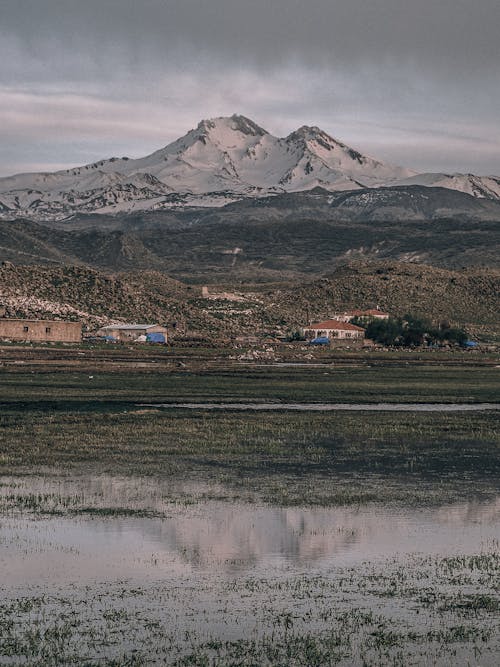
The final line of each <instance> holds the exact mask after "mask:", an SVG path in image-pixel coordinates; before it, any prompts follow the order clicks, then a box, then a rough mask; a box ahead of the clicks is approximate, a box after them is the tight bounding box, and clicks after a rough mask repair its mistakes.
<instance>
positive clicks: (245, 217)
mask: <svg viewBox="0 0 500 667" xmlns="http://www.w3.org/2000/svg"><path fill="white" fill-rule="evenodd" d="M499 220H500V202H498V201H494V200H488V199H480V198H475V197H472V196H471V195H467V194H464V193H461V192H457V191H454V190H447V189H443V188H425V187H421V186H398V187H390V188H389V187H387V188H378V189H367V188H364V189H362V190H355V191H348V192H337V193H332V192H327V191H325V190H322V189H317V188H316V189H314V190H308V191H305V192H294V193H284V194H280V195H273V196H267V197H260V198H245V199H243V200H241V201H238V202H234V203H232V204H228V205H226V206H224V207H220V208H180V209H169V210H167V211H156V212H150V211H146V212H141V211H138V212H136V213H133V214H129V215H127V216H110V215H102V214H89V215H83V216H82V215H80V216H77V217H75V218H74V219H73V220H72V222H71V224H68V223H66V222H59V223H57V222H56V223H54V222H51V223H50V224H49V223H43V224H42V223H40V222H33V221H28V220H12V221H4V222H3V223H2V224H0V260H3V261H10V262H13V263H16V264H34V263H38V264H52V265H64V264H75V265H81V266H91V267H94V268H98V269H101V270H104V271H130V270H144V269H154V270H157V271H163V272H165V273H167V274H169V275H171V276H173V277H175V278H178V279H180V280H185V281H188V282H194V283H203V282H209V283H212V282H213V283H215V282H221V283H224V282H226V283H228V284H231V283H234V284H236V283H238V282H241V281H249V282H256V281H278V282H284V281H285V282H286V281H294V280H297V279H310V278H311V277H316V276H319V275H323V274H324V273H327V272H328V271H331V270H332V268H333V267H335V266H337V265H338V264H340V263H342V262H345V261H348V260H351V259H355V258H358V259H363V260H364V261H370V260H374V259H378V260H380V259H384V260H397V261H407V262H418V263H426V264H432V265H434V266H441V267H446V268H461V267H463V266H492V267H494V266H495V267H499V266H500V225H499V224H498V221H499Z"/></svg>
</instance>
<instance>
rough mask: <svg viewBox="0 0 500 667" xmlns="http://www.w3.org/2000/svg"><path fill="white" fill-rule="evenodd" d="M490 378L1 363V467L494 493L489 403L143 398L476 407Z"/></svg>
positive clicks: (373, 495) (423, 496) (341, 489)
mask: <svg viewBox="0 0 500 667" xmlns="http://www.w3.org/2000/svg"><path fill="white" fill-rule="evenodd" d="M498 378H499V370H498V368H495V367H493V366H490V367H479V366H471V367H454V366H450V367H448V366H445V365H443V366H442V367H439V366H435V367H430V366H429V367H428V366H421V367H408V366H407V365H406V364H405V363H403V365H402V366H400V367H393V366H391V367H385V366H381V367H373V368H372V367H352V368H348V367H335V366H333V367H332V368H331V369H326V370H325V368H324V367H319V368H318V367H309V368H272V367H265V368H259V367H253V368H251V367H247V368H244V367H236V366H233V367H232V368H231V367H227V368H225V369H224V370H220V369H219V370H217V369H214V370H212V371H206V372H197V373H194V372H189V371H185V370H181V371H180V370H176V371H173V372H162V371H156V372H154V371H151V372H149V373H145V372H144V371H142V370H137V369H136V370H132V371H129V372H125V371H120V372H100V373H97V374H93V375H89V374H88V372H83V371H81V370H80V371H75V372H71V373H69V372H47V370H41V371H37V372H34V371H33V372H29V373H26V372H22V371H16V372H13V370H12V368H10V369H9V370H8V371H6V372H4V373H2V378H1V379H2V389H1V396H0V406H1V409H2V415H3V419H2V424H1V428H0V472H2V473H4V474H10V473H21V472H26V470H29V469H34V470H38V469H40V468H42V467H43V468H45V469H49V468H50V469H52V470H57V471H59V472H61V471H62V472H69V471H71V472H85V471H89V470H98V471H104V472H108V473H110V472H111V473H117V474H125V475H137V474H140V475H161V476H175V477H181V478H185V477H196V478H198V479H206V480H210V481H213V482H216V483H224V484H225V485H227V486H228V487H229V488H231V489H232V491H231V492H232V493H237V494H239V495H240V496H241V495H244V496H245V497H247V496H249V495H252V494H253V495H254V496H255V498H258V499H265V500H270V501H273V502H276V501H277V502H280V503H284V504H295V503H306V504H307V503H312V504H315V503H320V504H336V503H352V502H361V501H368V500H376V501H380V502H384V501H393V500H396V501H405V500H408V501H411V502H419V501H424V500H425V501H432V500H442V499H443V498H445V497H448V496H450V494H451V495H452V496H458V497H466V496H468V495H469V494H471V493H472V494H478V493H479V494H480V493H490V492H492V490H493V489H494V488H495V484H496V483H497V482H498V479H499V476H500V463H499V457H498V451H499V444H500V438H499V430H498V426H499V415H498V412H494V411H487V412H482V413H467V412H457V413H412V412H409V413H394V412H380V413H373V412H363V411H361V412H351V413H349V412H348V413H342V412H332V413H322V412H317V413H292V412H286V411H283V410H276V411H272V412H268V413H265V414H263V413H258V412H248V413H244V414H242V413H238V412H231V411H226V410H224V411H220V412H217V413H213V412H208V411H204V410H202V409H200V410H195V411H188V410H183V409H174V410H168V411H165V410H163V411H162V410H161V409H160V408H155V407H143V406H141V405H140V404H141V403H155V402H176V401H200V402H204V401H207V402H208V401H213V400H215V401H241V400H260V399H264V400H267V401H269V400H271V401H278V402H279V401H304V402H326V401H331V402H335V401H341V402H361V403H364V402H367V403H372V402H378V401H384V402H434V401H436V402H447V403H452V402H465V403H475V402H485V401H486V402H487V401H495V400H496V399H497V397H498ZM332 475H333V476H335V479H336V483H335V484H332V483H331V479H332ZM430 489H432V492H431V491H430Z"/></svg>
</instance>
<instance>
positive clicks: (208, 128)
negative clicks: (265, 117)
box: [197, 114, 268, 137]
mask: <svg viewBox="0 0 500 667" xmlns="http://www.w3.org/2000/svg"><path fill="white" fill-rule="evenodd" d="M197 130H199V131H200V132H202V133H203V134H205V135H209V134H213V132H214V131H215V132H220V131H229V132H231V131H232V132H240V133H241V134H246V135H248V136H253V137H263V136H264V135H265V134H268V132H267V131H266V130H264V129H263V128H262V127H260V126H259V125H257V123H254V122H253V120H250V118H247V117H246V116H241V115H238V114H233V115H232V116H219V117H217V118H208V119H205V120H202V121H200V123H198V127H197Z"/></svg>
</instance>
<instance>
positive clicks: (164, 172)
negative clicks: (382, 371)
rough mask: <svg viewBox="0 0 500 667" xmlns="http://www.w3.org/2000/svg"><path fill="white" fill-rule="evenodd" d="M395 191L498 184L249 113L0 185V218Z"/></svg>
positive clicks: (493, 192)
mask: <svg viewBox="0 0 500 667" xmlns="http://www.w3.org/2000/svg"><path fill="white" fill-rule="evenodd" d="M393 185H403V186H405V185H422V186H424V187H428V186H431V187H433V186H440V187H445V188H447V189H454V190H458V191H461V192H466V193H468V194H471V195H472V196H474V197H477V198H486V199H500V177H495V176H491V177H480V176H474V175H473V174H451V175H449V174H431V173H424V174H418V173H416V172H415V171H412V170H410V169H407V168H404V167H397V166H394V165H392V164H389V163H385V162H382V161H380V160H377V159H375V158H372V157H369V156H367V155H364V154H362V153H360V152H359V151H357V150H355V149H353V148H351V147H349V146H347V145H346V144H344V143H342V142H341V141H339V140H337V139H335V138H333V137H331V136H330V135H329V134H327V133H326V132H324V131H323V130H321V129H320V128H319V127H317V126H308V125H303V126H301V127H299V128H298V129H297V130H294V131H293V132H291V133H290V134H288V135H287V136H286V137H275V136H274V135H272V134H270V133H269V132H268V131H267V130H265V129H264V128H262V127H261V126H259V125H257V123H255V122H254V121H252V120H251V119H249V118H246V117H245V116H241V115H237V114H233V116H229V117H219V118H213V119H208V120H202V121H200V123H198V125H197V127H196V128H194V129H192V130H189V131H188V132H187V133H186V134H185V135H184V136H182V137H180V138H179V139H176V140H175V141H173V142H171V143H170V144H168V145H166V146H164V147H163V148H160V149H159V150H157V151H154V152H153V153H151V154H150V155H147V156H145V157H142V158H128V157H121V158H117V157H112V158H109V159H105V160H100V161H97V162H93V163H90V164H87V165H83V166H81V167H75V168H72V169H67V170H61V171H57V172H52V173H49V172H47V173H32V174H30V173H25V174H16V175H14V176H8V177H4V178H0V219H13V218H19V217H24V218H28V219H31V220H39V221H50V220H65V219H71V218H72V217H73V216H75V215H78V214H80V213H99V214H112V215H117V214H121V213H130V212H134V211H139V210H141V211H147V210H151V211H155V210H165V209H169V208H178V207H182V206H204V207H217V206H223V205H225V204H227V203H230V202H234V201H238V200H240V199H242V198H245V197H262V196H269V195H277V194H281V193H284V192H300V191H305V190H313V189H314V188H317V187H320V188H322V189H324V190H327V191H330V192H332V193H335V192H339V191H340V192H343V191H354V190H362V189H365V188H380V187H387V186H393Z"/></svg>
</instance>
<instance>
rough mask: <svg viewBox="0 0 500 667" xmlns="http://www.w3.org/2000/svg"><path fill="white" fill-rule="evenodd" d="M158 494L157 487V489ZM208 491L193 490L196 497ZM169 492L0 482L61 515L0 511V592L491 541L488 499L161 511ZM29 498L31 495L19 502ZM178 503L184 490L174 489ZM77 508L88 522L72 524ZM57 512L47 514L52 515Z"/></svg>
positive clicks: (105, 482) (497, 531) (62, 482)
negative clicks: (425, 504)
mask: <svg viewBox="0 0 500 667" xmlns="http://www.w3.org/2000/svg"><path fill="white" fill-rule="evenodd" d="M165 485H167V486H165ZM208 489H209V487H204V486H199V485H197V486H193V488H192V497H193V498H202V497H203V495H206V493H207V491H208ZM174 492H175V489H173V487H172V483H171V482H168V483H167V482H160V481H155V480H151V479H149V480H139V479H137V480H130V479H123V478H113V477H107V476H101V477H94V478H88V479H78V480H68V479H64V478H62V479H57V478H52V479H43V478H29V479H28V478H26V479H19V478H12V479H6V478H4V479H3V480H2V484H1V486H0V501H2V500H3V502H4V508H5V507H6V506H7V505H6V502H7V500H8V499H9V498H10V497H12V494H13V493H15V494H16V495H17V497H21V496H22V495H23V493H24V494H25V495H26V497H29V498H31V496H33V497H37V498H39V499H41V502H42V501H43V502H45V503H46V504H47V505H48V507H49V509H50V503H51V502H52V503H53V505H52V509H53V510H55V509H57V507H61V506H62V505H64V503H66V505H65V507H66V508H69V514H68V512H67V511H66V513H65V514H64V515H60V516H59V515H55V516H54V515H50V514H47V513H45V514H44V513H40V512H37V511H34V512H32V513H31V514H29V513H27V512H22V513H19V512H16V511H14V510H12V509H11V510H10V511H4V512H3V514H2V515H0V516H1V517H2V518H1V519H0V567H1V571H2V573H3V576H7V577H8V581H9V583H11V584H16V583H19V584H20V583H23V582H30V581H31V582H33V581H46V582H53V581H70V580H75V579H76V580H78V581H80V582H82V581H85V580H86V579H88V580H95V579H99V580H102V579H113V580H116V579H118V578H130V577H132V578H133V577H137V578H139V579H143V578H154V577H158V576H159V575H160V576H162V577H169V576H171V577H173V578H176V577H179V576H181V577H182V576H185V575H187V574H190V573H193V572H197V571H198V572H206V573H214V574H215V573H217V574H218V575H222V576H224V575H228V576H229V575H231V574H234V573H235V572H243V573H251V574H255V575H259V574H260V573H266V575H269V573H270V572H273V571H274V572H279V571H287V572H290V571H296V572H302V571H317V572H318V573H321V572H323V571H326V570H328V569H331V568H332V567H337V566H349V565H353V564H357V563H361V562H363V561H366V560H371V561H373V560H377V559H380V560H382V559H386V558H387V557H391V556H393V555H398V556H403V555H405V554H409V553H415V552H418V553H422V554H431V555H432V554H440V555H443V554H452V553H477V551H478V549H480V548H481V545H482V544H487V543H490V544H491V543H492V542H493V541H494V540H495V539H498V538H499V537H500V497H499V498H497V499H494V500H490V501H487V502H486V501H484V502H479V501H470V502H461V503H455V504H450V505H445V506H441V507H437V508H408V507H406V508H399V509H395V508H392V509H391V508H387V507H379V506H356V507H333V508H321V507H320V508H311V507H305V508H282V507H276V506H267V505H266V506H258V505H253V504H245V503H233V502H229V501H227V502H224V501H211V500H209V501H202V500H200V501H199V502H195V503H194V504H178V503H175V502H172V494H174V495H175V493H174ZM30 494H31V495H30ZM182 496H183V497H186V488H185V487H184V488H183V489H182ZM71 498H73V499H74V507H75V508H76V510H75V511H76V512H78V511H80V509H81V508H82V507H87V508H90V509H92V508H94V510H97V511H96V512H94V513H93V512H90V513H86V514H84V515H82V514H78V513H76V514H72V509H71V508H72V506H71V503H70V501H69V500H68V499H71ZM57 503H59V505H58V504H57ZM123 506H125V507H127V508H128V509H129V510H131V509H133V508H139V509H141V508H144V509H148V510H151V509H154V510H155V511H161V512H162V516H161V518H160V517H154V518H151V517H150V516H137V515H131V516H126V515H124V514H123V513H122V514H117V515H116V516H113V515H112V513H111V515H110V516H106V517H103V516H102V515H100V514H99V509H100V508H101V509H102V508H107V509H108V510H109V509H110V508H111V509H112V508H117V509H118V508H120V507H123Z"/></svg>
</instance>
